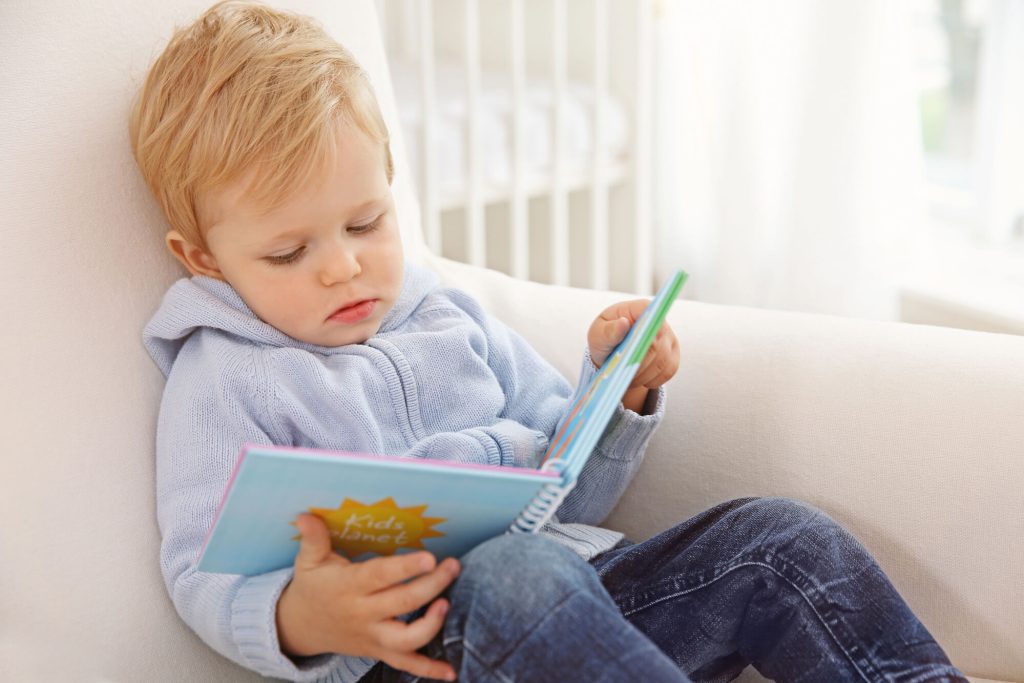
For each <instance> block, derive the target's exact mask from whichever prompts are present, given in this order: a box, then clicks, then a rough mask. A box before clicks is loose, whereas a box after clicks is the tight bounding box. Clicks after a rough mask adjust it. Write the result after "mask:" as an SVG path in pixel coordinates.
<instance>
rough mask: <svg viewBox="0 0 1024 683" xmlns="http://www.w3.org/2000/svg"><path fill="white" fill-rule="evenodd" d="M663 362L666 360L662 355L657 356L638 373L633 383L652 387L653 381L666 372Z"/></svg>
mask: <svg viewBox="0 0 1024 683" xmlns="http://www.w3.org/2000/svg"><path fill="white" fill-rule="evenodd" d="M663 363H664V361H663V359H662V358H661V357H660V356H655V357H654V358H653V359H652V360H651V362H650V364H649V365H648V366H647V368H646V369H645V370H644V371H643V372H638V373H636V377H634V378H633V384H635V385H636V386H639V387H647V388H651V382H653V381H654V380H655V379H657V378H658V377H659V376H660V375H661V374H662V373H663V372H664V366H663Z"/></svg>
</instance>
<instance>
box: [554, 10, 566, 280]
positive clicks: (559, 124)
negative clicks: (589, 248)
mask: <svg viewBox="0 0 1024 683" xmlns="http://www.w3.org/2000/svg"><path fill="white" fill-rule="evenodd" d="M551 9H552V13H553V18H554V21H553V31H552V33H553V36H554V42H553V44H552V50H553V58H552V67H553V68H552V87H553V89H554V91H553V93H552V94H553V96H554V107H553V119H552V125H551V130H552V145H553V147H552V158H551V241H552V243H551V259H552V264H551V265H552V280H553V282H554V284H556V285H568V284H569V220H568V219H569V202H568V196H567V191H566V180H565V168H566V165H565V154H566V151H565V98H566V81H567V75H566V73H567V50H566V39H567V38H566V36H567V34H566V28H567V24H568V21H567V17H566V2H565V0H553V2H552V3H551Z"/></svg>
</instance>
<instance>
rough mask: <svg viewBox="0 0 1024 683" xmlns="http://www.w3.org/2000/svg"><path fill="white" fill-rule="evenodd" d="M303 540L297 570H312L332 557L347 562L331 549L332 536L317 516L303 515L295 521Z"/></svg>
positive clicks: (296, 562)
mask: <svg viewBox="0 0 1024 683" xmlns="http://www.w3.org/2000/svg"><path fill="white" fill-rule="evenodd" d="M295 526H296V527H298V529H299V533H301V534H302V538H301V540H300V542H299V552H298V554H297V555H296V556H295V567H296V569H311V568H313V567H316V566H318V565H321V564H323V563H324V562H326V561H327V560H329V559H331V556H332V555H333V556H334V557H337V558H338V559H340V560H342V561H346V562H347V560H345V559H344V558H342V557H341V556H340V555H338V554H337V553H335V552H334V549H333V548H332V547H331V535H330V532H329V531H328V530H327V525H326V524H324V521H323V520H322V519H320V518H319V517H317V516H316V515H313V514H309V513H303V514H301V515H299V516H298V517H297V518H296V520H295Z"/></svg>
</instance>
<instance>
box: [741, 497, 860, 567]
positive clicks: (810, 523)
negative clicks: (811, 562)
mask: <svg viewBox="0 0 1024 683" xmlns="http://www.w3.org/2000/svg"><path fill="white" fill-rule="evenodd" d="M730 503H731V504H733V505H735V507H734V509H733V510H732V511H731V513H730V516H731V515H736V518H735V519H733V520H731V521H732V525H735V526H733V528H734V529H735V528H745V530H746V535H747V539H746V541H747V543H750V544H752V545H754V544H756V545H761V546H762V547H764V548H765V549H770V550H769V553H770V554H778V555H785V556H787V557H789V558H790V559H798V558H808V559H809V558H815V559H817V560H819V561H820V560H825V561H826V562H830V563H836V564H847V565H848V564H851V563H853V564H856V565H863V564H865V563H873V562H874V560H873V559H872V558H871V557H870V555H869V554H868V552H867V550H865V548H864V547H863V546H862V545H861V544H860V543H859V542H858V541H857V540H856V539H855V538H854V537H853V535H852V534H850V532H849V531H847V530H846V529H844V528H843V527H842V526H841V525H840V524H839V523H838V522H836V521H835V520H834V519H832V518H831V517H829V516H828V514H826V513H825V512H823V511H821V510H819V509H818V508H816V507H814V506H812V505H809V504H808V503H804V502H802V501H798V500H792V499H790V498H776V497H772V498H746V499H740V500H736V501H730ZM727 505H728V504H727ZM732 525H731V526H732Z"/></svg>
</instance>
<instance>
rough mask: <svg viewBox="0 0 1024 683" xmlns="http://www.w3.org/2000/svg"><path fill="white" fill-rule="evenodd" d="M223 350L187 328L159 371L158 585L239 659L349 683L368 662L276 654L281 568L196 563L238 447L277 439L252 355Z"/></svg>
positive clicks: (256, 667)
mask: <svg viewBox="0 0 1024 683" xmlns="http://www.w3.org/2000/svg"><path fill="white" fill-rule="evenodd" d="M228 348H229V347H224V346H222V347H220V348H218V347H217V345H216V344H212V343H210V340H209V339H208V338H204V335H202V334H201V333H200V334H197V335H193V337H192V338H191V339H189V341H188V342H187V343H186V344H185V346H184V348H183V349H182V351H181V354H180V356H179V358H178V360H177V362H175V364H174V367H173V369H172V370H171V372H170V374H169V376H168V378H167V386H166V388H165V391H164V398H163V401H162V403H161V407H160V417H159V423H158V428H157V521H158V524H159V528H160V534H161V546H160V568H161V571H162V573H163V577H164V582H165V584H166V587H167V591H168V593H169V594H170V597H171V599H172V601H173V603H174V606H175V608H176V610H177V611H178V614H179V615H180V616H181V618H182V619H183V620H184V621H185V623H186V624H188V626H189V627H190V628H191V629H192V630H193V631H195V633H196V634H197V635H198V636H199V637H200V638H201V639H202V640H203V641H204V642H205V643H206V644H207V645H209V646H210V647H211V648H213V649H214V650H216V651H217V652H218V653H220V654H221V655H223V656H224V657H227V658H228V659H230V660H232V661H233V662H235V663H237V664H239V665H241V666H243V667H246V668H248V669H251V670H253V671H256V672H258V673H260V674H262V675H264V676H273V677H277V678H284V679H287V680H295V681H315V680H319V679H322V678H325V677H327V676H330V677H331V678H332V679H333V680H343V681H357V680H358V679H359V678H360V677H361V676H362V675H363V674H364V673H365V672H366V671H368V670H369V669H370V667H372V665H373V664H374V661H373V660H370V659H363V658H355V657H345V656H341V655H333V654H330V655H328V654H325V655H319V656H316V657H306V658H301V661H293V660H292V659H290V658H289V657H287V656H285V655H284V654H283V653H282V652H281V649H280V645H279V643H278V638H277V628H276V610H277V600H278V598H279V597H280V595H281V592H282V591H283V590H284V588H285V586H286V585H287V584H288V582H289V581H290V580H291V578H292V569H291V568H290V567H289V568H287V569H282V570H278V571H274V572H269V573H266V574H261V575H258V576H252V577H245V576H240V575H234V574H214V573H207V572H199V571H196V563H197V561H198V558H199V553H200V550H201V548H202V546H203V543H204V540H205V537H206V533H207V531H208V529H209V528H210V525H211V524H212V522H213V519H214V516H215V514H216V510H217V507H218V505H219V503H220V500H221V496H222V493H223V491H224V488H225V486H226V484H227V482H228V479H229V477H230V474H231V471H232V467H233V465H234V461H235V458H236V457H237V455H238V449H239V445H240V444H243V443H245V442H252V443H257V444H270V443H274V442H275V440H276V437H277V435H276V434H274V426H273V424H271V422H270V420H269V419H268V416H269V415H270V413H269V411H268V410H267V405H266V403H267V397H266V395H265V391H266V389H265V387H267V384H266V382H265V381H262V379H263V378H260V377H258V374H259V372H260V368H259V365H258V363H257V362H256V360H255V354H253V353H251V352H250V353H244V354H239V353H237V351H238V350H239V347H237V346H234V347H233V348H232V349H231V350H233V351H234V352H235V353H234V354H228V353H226V351H227V350H228ZM218 351H221V353H218ZM277 442H278V443H280V441H279V440H278V441H277Z"/></svg>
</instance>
